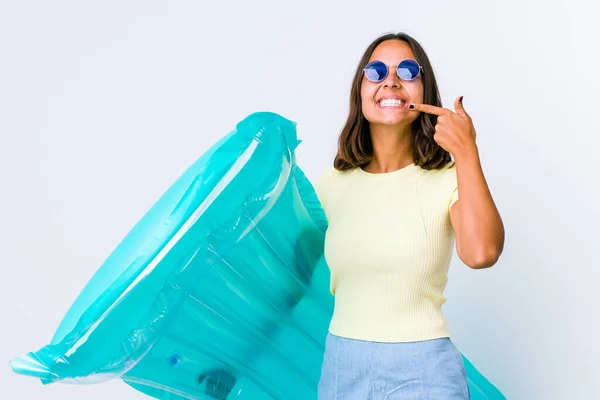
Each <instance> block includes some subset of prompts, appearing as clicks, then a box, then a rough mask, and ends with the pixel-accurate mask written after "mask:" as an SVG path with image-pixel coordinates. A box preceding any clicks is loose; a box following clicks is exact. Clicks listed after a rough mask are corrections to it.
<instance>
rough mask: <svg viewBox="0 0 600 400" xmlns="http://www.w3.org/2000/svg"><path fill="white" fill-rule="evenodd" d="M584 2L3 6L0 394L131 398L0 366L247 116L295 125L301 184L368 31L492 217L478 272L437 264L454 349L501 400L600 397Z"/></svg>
mask: <svg viewBox="0 0 600 400" xmlns="http://www.w3.org/2000/svg"><path fill="white" fill-rule="evenodd" d="M590 4H593V2H589V1H584V0H578V1H571V2H570V3H568V5H567V2H557V1H553V2H548V1H541V0H540V1H532V0H520V1H518V2H517V1H514V0H511V1H502V2H495V3H490V2H479V1H471V2H457V1H452V2H433V1H426V2H414V1H413V2H409V1H398V0H394V1H389V2H384V1H373V2H371V3H368V2H367V1H357V0H354V1H348V0H345V1H335V2H332V1H329V2H324V3H321V4H319V5H317V3H316V2H307V1H304V0H302V1H301V0H297V1H294V2H290V1H277V0H272V1H266V0H253V1H242V0H239V1H229V2H216V1H211V2H201V1H171V2H169V3H167V2H166V1H147V0H145V1H141V0H139V1H132V0H128V1H122V0H121V1H102V2H99V1H98V2H82V1H74V0H73V1H24V0H19V1H18V2H17V1H12V0H2V1H1V2H0V139H1V140H0V185H1V186H0V190H1V196H0V212H1V215H2V223H1V225H0V247H1V252H0V254H1V257H2V258H1V263H0V265H1V267H2V270H1V273H2V277H1V278H0V304H1V306H2V319H1V322H0V325H1V327H2V329H1V330H0V334H1V335H2V336H1V340H0V390H1V393H0V398H3V399H80V398H82V396H84V395H85V396H86V397H87V398H89V399H106V398H111V399H142V398H144V397H143V396H142V395H140V394H138V393H137V392H135V391H133V390H132V389H130V388H129V387H128V386H126V385H125V384H123V383H122V382H118V381H112V382H109V383H104V384H101V385H93V386H72V385H65V384H55V385H50V386H46V387H43V386H42V385H41V384H40V383H39V382H38V381H37V380H35V379H33V378H28V377H23V376H19V375H16V374H14V373H12V371H11V370H10V368H9V364H8V363H9V360H11V359H12V358H13V357H16V356H17V355H20V354H21V353H24V352H27V351H32V350H37V349H38V348H39V347H41V346H43V345H44V344H46V343H47V342H48V341H49V340H50V338H51V336H52V334H53V332H54V330H55V329H56V327H57V325H58V323H59V322H60V320H61V319H62V317H63V315H64V314H65V312H66V310H67V309H68V308H69V307H70V305H71V303H72V301H73V300H74V299H75V297H76V296H77V294H78V293H79V292H80V290H81V289H82V288H83V286H84V285H85V283H86V282H87V281H88V279H89V278H90V277H91V276H92V274H93V273H94V272H95V271H96V269H97V268H98V266H99V265H100V264H101V263H102V262H103V261H104V259H105V257H106V256H107V255H108V254H109V253H110V252H111V251H112V250H113V249H114V248H115V247H116V246H117V245H118V243H119V242H120V241H121V239H122V238H123V237H124V236H125V234H126V233H127V232H128V231H129V229H131V227H132V226H133V224H135V222H137V221H138V220H139V219H140V218H141V217H142V216H143V215H144V214H145V213H146V211H147V210H148V209H149V208H150V207H151V206H152V204H153V203H154V202H155V201H156V199H157V198H158V197H159V196H160V195H161V194H162V193H163V192H164V190H166V189H167V188H168V187H169V186H170V184H171V183H172V182H173V181H174V180H175V179H176V178H177V177H178V176H179V175H180V174H181V173H182V172H183V171H184V170H185V169H186V168H187V167H188V166H189V165H190V164H191V163H192V162H193V161H195V160H196V159H197V158H198V157H199V156H200V155H201V154H202V153H203V152H204V151H205V150H206V149H207V148H208V147H209V146H210V145H212V143H214V142H215V141H216V140H217V139H219V138H220V137H221V136H223V135H224V134H225V133H227V132H228V131H229V130H230V129H232V128H233V127H234V125H235V123H236V122H237V121H239V120H240V119H242V118H244V117H245V116H246V115H247V114H249V113H251V112H254V111H258V110H270V111H275V112H278V113H280V114H282V115H284V116H286V117H288V118H290V119H292V120H295V121H297V122H298V131H299V136H300V138H301V139H302V140H303V143H302V144H301V145H300V147H299V148H298V151H297V152H298V161H299V163H300V165H301V167H302V168H303V169H304V170H305V171H306V172H307V174H308V175H309V177H310V178H311V179H315V178H316V177H318V176H319V174H320V173H321V172H323V171H324V170H325V169H326V168H328V167H329V166H330V164H331V160H332V157H333V154H334V152H335V142H336V137H337V134H338V133H339V130H340V128H341V126H342V124H343V122H344V120H345V118H346V111H347V103H348V93H349V89H350V81H351V78H352V74H353V72H354V69H355V68H356V64H357V62H358V59H359V57H360V55H361V54H362V52H363V50H364V49H365V47H366V46H367V45H368V43H369V42H370V41H371V40H372V39H374V38H375V37H376V36H378V35H379V34H381V33H384V32H388V31H406V32H408V33H409V34H411V35H413V36H414V37H415V38H416V39H417V40H419V41H420V42H421V44H422V45H423V46H424V48H425V50H426V51H427V53H428V54H429V56H430V57H431V61H432V63H433V66H434V69H435V72H436V74H437V78H438V80H439V84H440V89H441V92H442V98H443V100H444V105H445V106H446V107H449V108H452V107H453V102H454V99H455V98H456V97H458V96H460V95H464V96H465V98H464V104H465V107H466V110H467V111H468V112H469V113H470V114H471V116H472V117H473V120H474V122H475V126H476V129H477V132H478V144H479V148H480V152H481V156H482V161H483V165H484V170H485V173H486V177H487V179H488V181H489V184H490V186H491V189H492V192H493V195H494V198H495V200H496V202H497V204H498V207H499V208H500V210H501V213H502V216H503V218H504V221H505V224H506V231H507V241H506V249H505V253H504V255H503V257H502V259H501V260H500V262H499V263H498V264H497V265H496V266H495V267H494V268H492V269H489V270H483V271H473V270H470V269H468V268H467V267H466V266H464V265H463V264H462V263H460V261H459V260H457V259H455V260H454V261H453V263H452V266H451V274H450V282H449V284H448V289H447V291H446V295H447V297H448V302H447V304H446V305H445V306H444V307H445V308H444V309H445V313H446V315H447V317H448V319H449V323H450V328H451V331H452V334H453V339H454V341H455V342H456V343H457V345H458V347H459V348H460V350H461V351H462V352H463V353H464V354H465V355H466V356H467V357H468V358H469V359H470V360H471V361H472V362H473V363H474V364H475V366H476V367H477V368H478V369H479V370H480V371H481V372H482V373H483V374H484V375H485V376H486V377H487V378H488V379H490V380H491V381H492V382H493V383H494V384H496V385H497V386H498V387H499V388H500V389H501V390H502V391H503V392H504V394H505V395H506V396H507V397H508V398H509V399H545V400H549V399H583V398H585V399H590V398H597V397H596V396H600V394H599V393H600V379H597V378H598V376H600V361H599V360H600V344H599V339H600V323H599V322H598V317H599V315H600V313H599V311H598V310H599V308H600V307H599V306H600V296H598V288H599V284H600V261H599V256H598V254H599V253H598V251H599V241H600V240H599V239H600V228H599V226H600V221H599V220H600V211H599V205H600V201H599V200H598V195H599V193H600V191H599V189H600V178H599V177H598V176H599V175H598V162H599V157H598V148H599V145H600V140H599V139H598V135H599V134H600V124H599V123H598V119H597V116H598V115H599V114H598V109H599V107H600V104H599V101H598V92H599V90H600V78H599V69H598V65H599V61H600V58H599V56H598V54H599V53H598V49H599V47H598V38H600V28H598V24H597V21H596V17H597V15H598V14H599V10H598V9H597V7H598V6H597V5H590ZM594 8H596V9H594Z"/></svg>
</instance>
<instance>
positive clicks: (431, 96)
mask: <svg viewBox="0 0 600 400" xmlns="http://www.w3.org/2000/svg"><path fill="white" fill-rule="evenodd" d="M387 40H401V41H404V42H406V43H408V45H409V46H410V47H411V48H412V50H413V52H414V54H415V57H416V60H417V62H418V63H419V64H421V66H422V67H423V70H422V72H421V73H422V80H423V103H425V104H431V105H434V106H438V107H441V106H442V101H441V98H440V93H439V89H438V85H437V82H436V79H435V76H434V73H433V68H432V66H431V63H430V61H429V58H428V57H427V54H426V53H425V50H424V49H423V47H421V45H420V44H419V43H418V42H417V41H416V40H415V39H413V38H412V37H411V36H409V35H408V34H406V33H402V32H401V33H387V34H385V35H382V36H380V37H378V38H377V39H375V40H374V41H373V42H372V43H371V44H370V45H369V47H367V49H366V50H365V52H364V54H363V56H362V58H361V60H360V62H359V64H358V66H357V67H356V72H355V73H354V79H353V80H352V88H351V91H350V111H349V113H348V118H347V120H346V123H345V125H344V127H343V129H342V131H341V133H340V135H339V138H338V151H337V154H336V156H335V159H334V162H333V166H334V168H336V169H337V170H340V171H344V170H348V169H352V168H357V167H363V166H365V165H366V164H368V163H369V161H371V159H372V158H373V143H372V141H371V132H370V129H369V122H368V121H367V120H366V118H365V116H364V115H363V112H362V103H361V97H360V87H361V84H362V80H363V76H364V74H363V69H364V68H365V66H366V65H367V63H368V62H369V59H370V58H371V55H372V54H373V51H374V50H375V48H376V47H377V46H378V45H379V44H381V43H382V42H385V41H387ZM436 123H437V116H436V115H432V114H426V113H421V114H420V115H419V118H417V119H416V120H415V121H414V122H413V124H412V127H411V128H412V129H411V130H412V145H413V146H412V147H413V161H414V163H415V165H418V166H420V167H422V168H424V169H440V168H443V167H444V166H446V165H447V164H448V163H449V162H451V161H452V158H451V156H450V153H448V152H447V151H446V150H444V149H443V148H441V147H440V146H439V145H438V144H437V143H436V142H435V140H433V134H434V132H435V125H436Z"/></svg>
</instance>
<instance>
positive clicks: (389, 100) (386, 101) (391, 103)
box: [377, 95, 408, 108]
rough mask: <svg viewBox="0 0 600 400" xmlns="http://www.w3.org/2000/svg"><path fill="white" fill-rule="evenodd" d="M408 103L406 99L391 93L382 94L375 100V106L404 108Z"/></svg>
mask: <svg viewBox="0 0 600 400" xmlns="http://www.w3.org/2000/svg"><path fill="white" fill-rule="evenodd" d="M407 105H408V100H407V99H406V98H404V97H401V96H396V95H391V96H382V97H381V98H380V99H379V100H377V106H379V107H401V108H405V107H406V106H407Z"/></svg>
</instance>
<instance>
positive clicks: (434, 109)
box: [408, 103, 452, 116]
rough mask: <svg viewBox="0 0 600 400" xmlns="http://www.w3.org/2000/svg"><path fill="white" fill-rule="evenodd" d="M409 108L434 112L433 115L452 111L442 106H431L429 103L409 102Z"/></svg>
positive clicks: (428, 112) (429, 112)
mask: <svg viewBox="0 0 600 400" xmlns="http://www.w3.org/2000/svg"><path fill="white" fill-rule="evenodd" d="M408 108H409V109H411V110H414V111H421V112H424V113H427V114H435V115H438V116H439V115H444V114H448V113H451V112H452V111H450V110H448V109H447V108H442V107H436V106H432V105H430V104H418V103H417V104H415V103H413V104H411V105H409V106H408Z"/></svg>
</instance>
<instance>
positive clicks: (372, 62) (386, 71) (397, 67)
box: [363, 58, 423, 83]
mask: <svg viewBox="0 0 600 400" xmlns="http://www.w3.org/2000/svg"><path fill="white" fill-rule="evenodd" d="M404 61H412V62H414V63H415V64H417V66H418V67H419V72H418V73H417V76H415V77H414V78H412V79H404V78H402V77H401V76H400V74H398V69H399V68H400V64H402V63H403V62H404ZM374 63H381V64H383V65H385V66H386V70H385V75H384V76H383V77H382V78H381V79H380V80H373V79H370V78H369V76H368V75H367V68H369V66H370V65H372V64H374ZM390 68H393V66H391V65H387V64H386V63H384V62H383V61H381V60H373V61H370V62H369V63H367V65H365V67H364V68H363V73H364V74H365V77H366V78H367V79H368V80H369V82H373V83H381V82H383V81H384V80H385V78H387V77H388V75H389V73H390ZM395 68H396V75H397V76H398V78H399V79H401V80H403V81H409V82H410V81H414V80H415V79H417V78H418V77H419V76H421V72H422V71H423V67H422V66H421V64H419V62H418V61H417V60H413V59H412V58H405V59H404V60H402V61H400V62H399V63H398V65H396V67H395Z"/></svg>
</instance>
